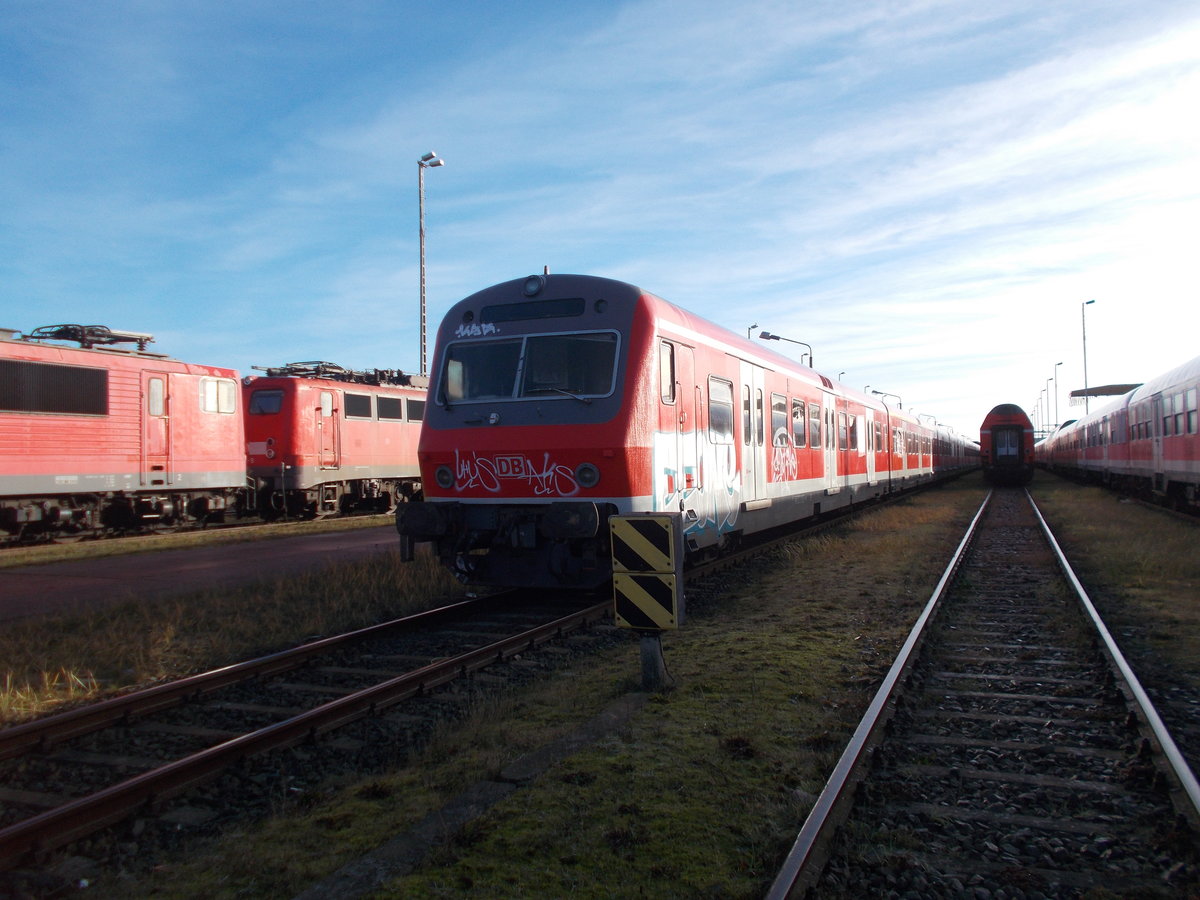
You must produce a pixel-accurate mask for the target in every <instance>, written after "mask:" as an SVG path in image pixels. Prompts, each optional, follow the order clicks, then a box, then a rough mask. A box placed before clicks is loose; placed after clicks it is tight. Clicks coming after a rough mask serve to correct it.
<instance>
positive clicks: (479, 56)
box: [0, 0, 1200, 435]
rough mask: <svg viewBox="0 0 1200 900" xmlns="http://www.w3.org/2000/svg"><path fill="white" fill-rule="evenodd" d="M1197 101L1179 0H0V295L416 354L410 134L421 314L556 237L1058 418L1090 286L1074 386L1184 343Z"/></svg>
mask: <svg viewBox="0 0 1200 900" xmlns="http://www.w3.org/2000/svg"><path fill="white" fill-rule="evenodd" d="M1198 110H1200V7H1197V6H1196V4H1195V3H1194V2H1191V0H1178V2H1176V0H1141V2H1138V3H1129V2H1108V0H1097V2H1069V0H1068V2H1060V3H1046V2H1044V0H1030V2H1024V0H1001V2H997V3H990V4H981V3H971V2H965V0H964V2H945V0H879V2H874V0H862V2H855V3H844V2H799V0H783V2H774V0H747V2H743V3H741V4H730V3H728V2H708V0H635V2H624V3H619V2H618V3H612V2H605V3H598V2H597V3H562V2H537V0H508V2H505V3H495V2H460V3H456V4H442V5H438V4H414V3H408V2H378V0H340V2H338V3H336V4H334V3H317V2H303V0H292V2H287V3H284V2H273V0H258V2H256V0H241V2H239V3H236V4H233V3H212V2H202V0H179V2H168V0H160V2H153V0H140V2H139V0H96V2H85V0H74V2H64V0H4V2H3V3H2V4H0V326H5V327H11V328H15V329H18V330H21V331H27V330H31V329H33V328H34V327H36V326H39V325H47V324H57V323H60V322H86V323H102V324H108V325H110V326H112V327H115V328H123V329H128V330H133V331H145V332H152V333H154V334H155V335H156V336H157V342H156V344H155V345H154V349H156V350H158V351H160V352H164V353H168V354H170V355H172V356H176V357H179V358H182V359H186V360H189V361H194V362H204V363H210V364H214V365H226V366H232V367H235V368H237V369H239V370H240V371H242V372H243V373H247V372H249V371H250V367H251V366H253V365H263V366H266V365H278V364H280V363H282V362H285V361H292V360H309V359H326V360H331V361H334V362H338V363H340V364H342V365H344V366H348V367H354V368H368V367H380V368H402V369H405V370H409V371H413V370H416V369H417V368H418V365H419V342H418V309H419V304H418V296H419V294H418V286H419V279H418V261H419V255H418V233H417V232H418V229H417V171H416V169H417V166H416V160H417V158H418V157H419V156H420V155H421V154H423V153H425V152H426V151H429V150H436V151H437V152H438V153H439V154H440V155H441V156H443V157H444V158H445V159H446V166H445V167H444V168H439V169H436V170H432V171H430V172H428V173H427V175H426V226H427V247H426V258H427V297H428V311H429V320H430V325H429V330H430V334H431V335H432V334H433V332H434V330H435V326H436V323H437V321H438V320H439V319H440V317H441V315H442V313H443V312H444V311H445V310H446V309H447V308H448V307H449V306H450V305H451V304H452V303H454V302H455V301H457V300H458V299H460V298H461V297H463V296H465V295H467V294H469V293H472V292H473V291H475V290H478V289H480V288H482V287H485V286H487V285H489V284H493V283H495V282H498V281H504V280H508V279H510V278H517V277H521V276H524V275H527V274H530V273H532V272H540V271H541V270H542V267H543V266H549V267H550V269H551V271H554V272H577V273H585V274H592V275H605V276H611V277H616V278H621V279H625V280H628V281H632V282H634V283H636V284H638V285H640V286H641V287H643V288H646V289H647V290H650V291H653V292H654V293H657V294H659V295H660V296H662V297H664V298H666V299H668V300H671V301H673V302H675V303H678V304H679V305H681V306H684V307H686V308H688V309H690V310H692V311H694V312H697V313H699V314H701V315H703V316H706V317H707V318H710V319H712V320H714V321H716V322H718V323H720V324H722V325H725V326H727V327H729V328H731V329H734V330H738V331H742V332H744V331H745V329H747V328H749V327H750V326H751V325H753V324H757V325H758V326H759V328H760V329H766V330H769V331H772V332H775V333H778V334H781V335H784V336H786V337H791V338H794V339H796V340H801V341H804V342H806V343H808V344H810V345H812V347H813V352H814V355H815V361H816V364H817V368H818V369H820V370H822V371H824V372H825V373H826V374H829V375H830V376H832V377H837V376H838V374H839V373H840V372H845V376H844V380H845V381H846V382H847V383H848V384H850V385H852V386H854V387H856V388H862V387H863V386H864V385H868V384H869V385H871V386H872V387H874V388H878V389H881V390H886V391H889V392H891V393H894V394H898V395H900V396H901V397H903V399H904V401H905V406H906V407H909V408H915V409H916V411H918V412H921V413H930V414H933V415H935V416H936V417H937V418H938V419H939V420H940V421H943V422H945V423H948V424H950V425H953V426H954V427H956V428H957V429H959V430H960V431H962V432H964V433H968V434H972V433H973V434H976V435H977V433H978V426H979V422H980V421H981V420H982V418H983V415H984V414H985V413H986V412H987V410H988V409H990V408H991V407H992V406H994V405H995V404H997V403H1002V402H1015V403H1019V404H1021V405H1022V406H1024V407H1026V408H1032V406H1033V405H1034V403H1035V402H1036V401H1037V399H1038V397H1039V395H1040V393H1041V392H1042V391H1043V389H1047V387H1048V386H1047V380H1048V379H1051V378H1052V376H1054V375H1055V371H1056V369H1055V363H1056V362H1059V361H1061V362H1062V363H1063V364H1062V366H1060V367H1058V368H1057V373H1058V387H1059V401H1058V403H1059V416H1058V418H1060V419H1066V418H1068V417H1069V416H1073V415H1074V414H1076V413H1072V412H1071V411H1070V408H1069V407H1068V405H1067V391H1068V390H1069V389H1071V388H1076V387H1080V386H1082V383H1083V358H1082V334H1081V331H1082V328H1081V326H1082V322H1081V308H1080V304H1081V302H1082V301H1083V300H1088V299H1094V300H1095V301H1096V302H1095V304H1094V305H1091V306H1089V307H1088V308H1087V346H1088V381H1089V383H1090V384H1092V385H1096V384H1102V383H1106V382H1124V381H1141V380H1146V379H1148V378H1150V377H1152V376H1153V375H1155V374H1158V373H1160V372H1162V371H1165V370H1167V369H1169V368H1171V367H1172V366H1174V365H1177V364H1179V363H1182V362H1184V361H1186V360H1188V359H1191V358H1192V357H1194V356H1196V355H1197V353H1198V352H1200V348H1198V346H1197V344H1198V342H1197V337H1196V336H1197V332H1198V326H1200V313H1198V312H1197V302H1198V301H1200V274H1198V268H1197V259H1196V258H1197V254H1198V252H1200V251H1198V249H1197V234H1198V233H1200V224H1198V223H1200V113H1198V112H1197V111H1198ZM756 333H757V330H756ZM771 346H773V347H774V348H776V349H779V348H783V349H784V350H785V351H789V352H790V351H792V350H794V351H795V355H796V356H797V358H798V357H799V354H800V353H801V352H802V351H803V348H801V347H800V346H798V345H787V344H781V343H773V344H772V345H771ZM430 353H431V354H432V348H431V349H430ZM1049 387H1050V389H1051V390H1048V391H1047V393H1048V394H1049V393H1051V392H1052V388H1053V384H1051V385H1050V386H1049ZM1050 417H1051V418H1052V419H1053V417H1054V409H1053V402H1051V403H1050Z"/></svg>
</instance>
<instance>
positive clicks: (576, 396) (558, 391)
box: [549, 388, 592, 406]
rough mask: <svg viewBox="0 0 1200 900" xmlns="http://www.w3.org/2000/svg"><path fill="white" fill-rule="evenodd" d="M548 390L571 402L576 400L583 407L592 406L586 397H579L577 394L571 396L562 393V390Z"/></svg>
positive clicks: (567, 392)
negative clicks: (568, 398)
mask: <svg viewBox="0 0 1200 900" xmlns="http://www.w3.org/2000/svg"><path fill="white" fill-rule="evenodd" d="M549 390H551V391H554V393H556V394H562V395H563V396H564V397H570V398H571V399H572V400H578V401H579V402H580V403H582V404H583V405H584V406H591V405H592V401H591V400H589V399H588V398H587V397H580V396H579V395H578V394H572V393H571V392H570V391H564V390H563V389H562V388H549Z"/></svg>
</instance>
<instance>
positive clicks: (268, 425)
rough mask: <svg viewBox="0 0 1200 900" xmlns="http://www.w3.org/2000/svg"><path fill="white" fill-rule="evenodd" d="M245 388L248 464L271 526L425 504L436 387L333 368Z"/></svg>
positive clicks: (315, 367)
mask: <svg viewBox="0 0 1200 900" xmlns="http://www.w3.org/2000/svg"><path fill="white" fill-rule="evenodd" d="M263 371H265V372H266V373H267V374H266V376H265V377H257V378H246V379H245V381H244V384H243V388H242V391H243V395H244V397H245V403H246V458H247V465H248V472H249V474H250V477H251V478H253V479H254V482H255V485H256V490H257V493H258V505H259V508H260V510H261V511H262V513H263V514H264V515H266V516H268V517H269V516H279V515H289V516H306V517H312V516H326V515H330V514H335V513H348V512H352V511H356V512H357V511H371V510H374V511H379V512H386V511H388V510H390V509H391V508H392V507H393V506H395V504H396V503H397V502H401V501H405V500H409V499H419V498H420V495H421V473H420V469H419V467H418V465H417V440H418V437H419V435H420V429H421V420H422V419H423V418H424V416H425V392H426V387H427V386H428V384H429V379H428V378H424V377H422V376H419V375H408V374H405V373H403V372H393V371H390V370H381V369H375V370H372V371H370V372H351V371H348V370H346V369H343V368H341V367H340V366H337V365H334V364H332V363H327V362H307V363H291V364H289V365H287V366H283V367H280V368H268V369H263Z"/></svg>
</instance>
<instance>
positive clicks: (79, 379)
mask: <svg viewBox="0 0 1200 900" xmlns="http://www.w3.org/2000/svg"><path fill="white" fill-rule="evenodd" d="M0 409H2V410H6V411H8V412H40V413H66V414H74V415H84V416H107V415H108V372H107V371H106V370H105V369H88V368H84V367H82V366H60V365H55V364H53V363H39V362H26V361H24V360H16V359H0Z"/></svg>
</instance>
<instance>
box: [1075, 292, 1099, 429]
mask: <svg viewBox="0 0 1200 900" xmlns="http://www.w3.org/2000/svg"><path fill="white" fill-rule="evenodd" d="M1095 302H1096V301H1095V300H1085V301H1084V302H1083V303H1080V304H1079V318H1080V319H1081V320H1082V322H1083V412H1084V415H1087V412H1088V392H1087V389H1088V383H1087V308H1088V307H1089V306H1091V305H1092V304H1093V303H1095Z"/></svg>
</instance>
